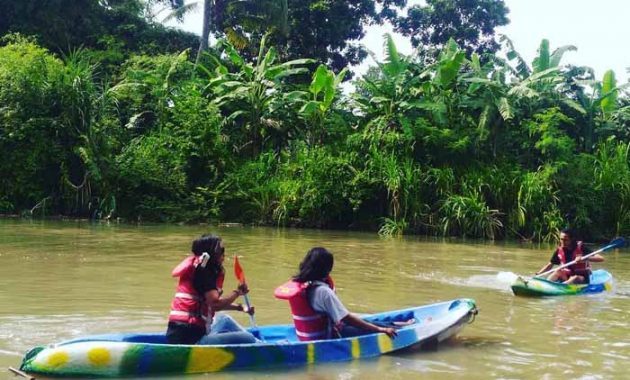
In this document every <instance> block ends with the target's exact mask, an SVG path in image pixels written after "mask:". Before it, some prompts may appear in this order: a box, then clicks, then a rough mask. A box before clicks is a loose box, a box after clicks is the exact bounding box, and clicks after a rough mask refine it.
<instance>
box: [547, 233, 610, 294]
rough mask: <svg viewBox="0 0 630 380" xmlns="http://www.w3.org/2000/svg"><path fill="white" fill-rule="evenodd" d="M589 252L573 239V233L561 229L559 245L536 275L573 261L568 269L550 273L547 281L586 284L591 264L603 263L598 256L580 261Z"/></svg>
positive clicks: (580, 242)
mask: <svg viewBox="0 0 630 380" xmlns="http://www.w3.org/2000/svg"><path fill="white" fill-rule="evenodd" d="M591 252H592V251H591V250H590V249H589V248H588V247H586V246H585V245H584V244H583V242H582V241H578V240H577V239H576V238H575V232H574V231H573V230H572V229H569V228H566V229H563V230H562V231H561V232H560V245H559V246H558V247H557V248H556V249H555V250H554V251H553V254H552V255H551V259H550V260H549V263H547V264H546V265H545V266H543V267H542V268H540V270H539V271H538V272H536V275H538V274H539V273H543V272H547V271H549V270H550V269H551V268H553V267H554V266H556V265H557V266H561V265H564V264H568V263H570V262H572V261H575V263H574V264H572V265H569V266H568V267H565V268H560V269H558V270H556V271H554V272H552V273H551V274H550V275H549V276H548V277H547V279H548V280H549V281H556V282H562V283H564V284H588V283H589V280H590V277H591V262H602V261H604V257H603V256H602V255H599V254H596V255H593V256H590V257H588V258H586V259H582V257H584V256H586V255H588V254H590V253H591Z"/></svg>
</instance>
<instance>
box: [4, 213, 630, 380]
mask: <svg viewBox="0 0 630 380" xmlns="http://www.w3.org/2000/svg"><path fill="white" fill-rule="evenodd" d="M206 232H213V233H217V234H219V235H221V236H222V237H223V238H224V240H225V242H226V256H227V258H228V259H229V258H231V256H232V255H233V254H238V255H239V256H242V258H241V264H242V265H243V267H244V269H245V273H246V275H247V277H248V281H249V283H250V287H251V289H252V290H251V293H250V297H251V300H252V303H253V304H254V305H255V306H256V310H257V314H256V320H257V322H258V324H277V323H290V314H289V309H288V305H287V304H286V302H284V301H280V300H276V299H274V298H273V295H272V293H273V289H274V288H275V287H276V286H278V285H280V284H281V283H283V282H284V281H286V280H287V279H288V278H289V277H290V276H291V275H292V274H294V273H295V272H296V269H297V265H298V264H299V261H300V260H301V258H302V257H303V256H304V254H305V253H306V251H307V250H308V249H309V248H311V247H313V246H316V245H319V246H324V247H327V248H328V249H330V250H331V251H332V252H333V253H334V255H335V267H334V269H333V273H332V274H333V276H334V278H335V282H336V284H337V286H338V294H339V296H340V298H341V300H342V301H343V302H344V303H345V304H346V306H347V307H348V308H349V309H350V310H351V311H353V312H356V313H370V312H379V311H386V310H390V309H399V308H404V307H409V306H415V305H421V304H427V303H433V302H439V301H445V300H449V299H454V298H461V297H466V298H474V299H475V300H476V301H477V305H478V307H479V309H480V314H479V316H478V318H477V320H476V321H475V322H474V323H473V324H471V325H469V326H467V327H466V328H465V329H464V330H463V331H462V333H461V334H460V335H459V336H458V337H457V338H456V339H453V340H452V341H450V342H448V343H446V344H443V345H441V346H440V347H439V348H438V350H437V351H431V352H427V351H414V352H405V353H402V354H395V355H387V356H383V357H380V358H377V359H373V360H362V361H354V362H348V363H341V364H339V363H337V364H324V365H314V366H306V367H300V368H294V369H291V370H286V369H283V368H278V369H272V370H270V371H268V372H265V373H262V372H228V373H220V374H212V375H198V376H196V375H195V376H182V377H161V378H160V379H184V378H185V379H205V378H209V377H212V378H213V379H215V378H216V379H242V378H255V379H289V378H290V379H298V380H301V379H339V380H348V379H361V380H368V379H382V378H388V379H413V378H419V377H420V376H426V377H429V378H431V379H468V380H473V379H559V378H574V379H616V378H618V379H622V378H627V368H628V362H629V360H630V334H629V331H630V280H627V279H628V278H629V275H630V257H629V256H630V252H628V251H615V252H611V253H608V254H606V259H607V260H606V262H605V263H602V264H596V265H597V267H603V268H606V269H607V270H609V271H610V272H611V273H612V274H613V276H614V277H615V279H616V289H615V291H614V292H612V293H610V294H605V295H603V294H600V295H591V296H575V297H558V298H545V299H533V298H520V297H519V298H516V297H514V296H513V295H512V294H511V292H510V291H509V286H508V284H506V283H505V282H502V281H501V277H500V276H497V274H498V273H499V272H503V271H511V272H515V273H523V274H528V273H533V272H535V271H536V270H538V269H539V268H540V267H541V266H542V265H543V264H544V263H545V262H546V261H547V260H548V259H549V256H550V255H551V251H552V249H553V248H552V247H549V246H532V245H520V244H518V243H481V242H462V241H447V240H443V239H427V238H419V237H405V238H403V239H380V238H379V237H378V236H376V235H375V234H372V233H356V232H337V231H311V230H281V229H273V228H253V227H224V228H220V227H209V226H193V227H191V226H169V225H156V226H128V225H116V224H90V223H87V222H78V221H72V222H51V221H19V220H0V367H2V371H4V369H5V368H6V367H8V366H14V367H17V366H19V363H20V360H21V357H22V355H23V354H24V352H25V351H26V350H28V349H29V348H31V347H33V346H35V345H40V344H47V343H52V342H57V341H61V340H66V339H71V338H75V337H78V336H82V335H90V334H99V333H107V332H137V331H138V332H139V331H142V332H154V331H162V330H163V329H164V328H165V325H166V318H167V315H168V310H169V305H170V300H171V297H172V295H173V291H174V288H175V280H174V279H172V278H171V277H170V271H171V269H172V268H173V267H174V266H175V265H176V264H177V263H179V262H180V261H181V260H182V259H183V258H184V257H185V256H186V255H187V254H188V252H189V250H190V243H191V241H192V239H193V238H195V237H197V236H199V235H200V234H202V233H206ZM231 264H232V263H231V261H230V260H228V261H226V267H228V275H227V277H226V284H225V289H227V290H230V289H231V288H232V287H234V286H235V285H236V284H235V280H234V278H233V277H232V275H231V273H232V272H231ZM232 315H234V316H235V317H236V318H237V320H239V322H241V323H242V324H244V325H247V324H248V323H249V322H248V319H247V318H246V316H245V315H243V314H235V313H233V314H232ZM6 374H7V375H6V378H11V377H12V376H11V375H9V374H8V372H6ZM0 378H4V377H3V376H2V375H0ZM38 378H41V377H38Z"/></svg>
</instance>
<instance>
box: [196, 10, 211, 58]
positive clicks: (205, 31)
mask: <svg viewBox="0 0 630 380" xmlns="http://www.w3.org/2000/svg"><path fill="white" fill-rule="evenodd" d="M212 2H213V0H204V2H203V27H202V29H201V37H199V50H198V51H197V60H196V61H195V63H199V60H200V59H201V54H202V53H203V52H204V51H206V50H208V39H209V38H210V22H211V18H212Z"/></svg>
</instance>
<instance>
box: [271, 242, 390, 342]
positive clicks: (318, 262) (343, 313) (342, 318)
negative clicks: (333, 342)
mask: <svg viewBox="0 0 630 380" xmlns="http://www.w3.org/2000/svg"><path fill="white" fill-rule="evenodd" d="M333 263H334V259H333V255H332V253H330V252H329V251H328V250H327V249H325V248H322V247H315V248H312V249H311V250H309V251H308V253H307V254H306V256H305V257H304V260H302V262H301V263H300V268H299V272H298V274H297V275H295V276H294V277H293V279H292V280H291V281H289V282H287V283H285V284H283V285H281V286H280V287H278V288H277V289H276V290H275V293H274V295H275V296H276V297H277V298H280V299H284V300H288V301H289V305H290V307H291V314H292V315H293V323H294V325H295V332H296V335H297V337H298V339H299V340H301V341H310V340H320V339H331V338H339V337H349V336H357V335H363V334H369V333H374V332H377V333H384V334H387V335H388V336H389V337H390V338H394V337H396V330H395V329H394V328H392V327H381V326H377V325H375V324H372V323H370V322H368V321H365V320H363V319H361V318H359V317H358V316H357V315H355V314H353V313H350V312H349V311H348V309H346V307H345V306H344V305H343V304H342V303H341V301H340V300H339V297H337V294H336V293H335V285H334V283H333V280H332V278H331V277H330V272H331V271H332V269H333Z"/></svg>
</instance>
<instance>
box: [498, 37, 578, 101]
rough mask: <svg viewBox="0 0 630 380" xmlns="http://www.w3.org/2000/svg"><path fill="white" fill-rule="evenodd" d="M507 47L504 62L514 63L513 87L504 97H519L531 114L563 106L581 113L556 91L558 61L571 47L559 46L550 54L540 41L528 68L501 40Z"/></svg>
mask: <svg viewBox="0 0 630 380" xmlns="http://www.w3.org/2000/svg"><path fill="white" fill-rule="evenodd" d="M503 41H504V42H505V43H506V46H507V48H508V51H507V55H508V59H510V60H514V61H516V69H515V70H513V72H515V73H517V84H516V85H515V86H513V87H512V88H511V89H510V91H509V92H508V95H510V96H515V97H517V98H519V100H520V103H522V104H521V105H522V106H524V108H525V109H528V110H529V113H530V114H535V113H536V112H537V111H538V110H540V109H544V108H547V107H550V106H564V107H568V108H570V109H573V110H574V111H577V112H579V113H581V114H584V113H585V110H584V108H583V107H582V106H581V105H580V104H579V103H578V102H576V101H574V100H573V99H571V98H568V97H565V96H561V94H560V92H559V91H558V89H559V87H560V85H561V84H562V83H563V82H564V77H563V74H562V71H561V66H560V62H561V61H562V57H563V56H564V54H565V53H566V52H569V51H575V50H577V49H576V47H575V46H573V45H565V46H561V47H559V48H557V49H555V50H554V51H553V53H550V50H549V40H547V39H543V40H542V41H541V43H540V46H539V48H538V55H537V56H536V57H535V58H534V60H533V62H532V69H529V67H527V66H524V65H525V63H524V61H523V60H522V58H521V57H520V55H518V53H516V52H515V51H514V47H513V45H512V44H511V42H508V41H509V39H507V38H506V37H504V38H503Z"/></svg>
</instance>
